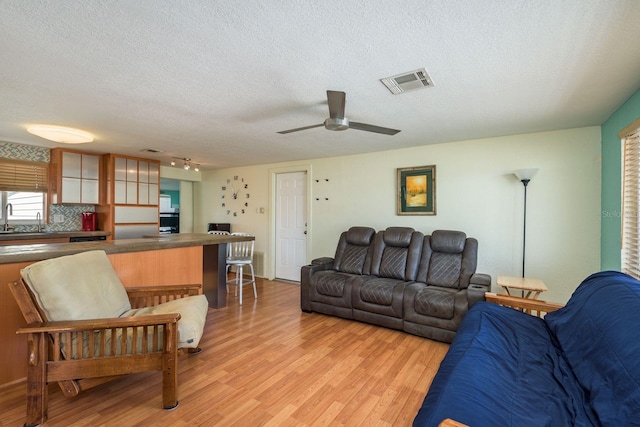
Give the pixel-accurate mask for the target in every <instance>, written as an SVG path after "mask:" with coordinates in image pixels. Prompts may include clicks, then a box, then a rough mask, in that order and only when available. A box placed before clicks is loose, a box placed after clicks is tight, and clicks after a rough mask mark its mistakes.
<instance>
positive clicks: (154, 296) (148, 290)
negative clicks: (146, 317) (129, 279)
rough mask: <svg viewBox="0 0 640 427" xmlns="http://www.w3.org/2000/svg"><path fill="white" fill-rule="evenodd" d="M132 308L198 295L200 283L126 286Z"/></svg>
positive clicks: (200, 288)
mask: <svg viewBox="0 0 640 427" xmlns="http://www.w3.org/2000/svg"><path fill="white" fill-rule="evenodd" d="M126 291H127V295H128V296H129V301H130V302H131V307H132V308H141V307H153V306H156V305H158V304H160V303H163V302H167V301H171V300H174V299H178V298H184V297H188V296H193V295H200V293H201V291H202V285H200V284H195V285H168V286H137V287H131V288H126Z"/></svg>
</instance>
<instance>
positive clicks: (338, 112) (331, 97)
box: [327, 90, 347, 119]
mask: <svg viewBox="0 0 640 427" xmlns="http://www.w3.org/2000/svg"><path fill="white" fill-rule="evenodd" d="M346 98H347V95H346V94H345V93H344V92H337V91H335V90H328V91H327V101H328V102H329V117H331V118H332V119H344V104H345V101H346Z"/></svg>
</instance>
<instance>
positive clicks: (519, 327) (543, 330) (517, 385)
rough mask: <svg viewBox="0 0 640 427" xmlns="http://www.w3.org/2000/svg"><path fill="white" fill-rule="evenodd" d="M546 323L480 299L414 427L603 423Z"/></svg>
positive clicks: (440, 370)
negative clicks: (452, 422)
mask: <svg viewBox="0 0 640 427" xmlns="http://www.w3.org/2000/svg"><path fill="white" fill-rule="evenodd" d="M554 342H555V340H554V339H553V337H552V336H551V335H550V333H549V330H548V328H547V327H546V325H545V323H544V321H543V320H541V319H539V318H537V317H534V316H530V315H528V314H524V313H522V312H519V311H516V310H514V309H511V308H505V307H501V306H499V305H497V304H493V303H487V302H479V303H476V304H474V305H473V307H472V308H471V309H470V310H469V312H468V313H467V314H466V315H465V317H464V319H463V321H462V323H461V325H460V327H459V328H458V332H457V334H456V337H455V339H454V341H453V343H452V344H451V347H450V348H449V351H448V353H447V355H446V356H445V358H444V360H443V361H442V363H441V365H440V369H439V370H438V372H437V374H436V376H435V377H434V380H433V383H432V384H431V387H430V388H429V392H428V394H427V396H426V397H425V399H424V402H423V404H422V407H421V408H420V410H419V412H418V414H417V416H416V418H415V419H414V426H437V425H438V423H439V422H441V421H442V420H443V419H445V418H451V419H454V420H456V421H458V422H462V423H465V424H467V425H471V426H561V425H562V426H577V425H579V426H590V425H598V421H597V418H596V417H595V415H594V414H593V412H592V410H591V408H590V407H589V405H588V402H587V398H586V396H585V394H584V392H583V390H582V388H581V387H580V385H579V383H578V382H577V380H576V378H575V376H574V374H573V372H572V371H571V369H570V367H569V366H568V364H567V362H566V361H565V359H564V358H563V356H562V353H561V351H560V349H559V348H558V347H557V346H556V345H555V344H554Z"/></svg>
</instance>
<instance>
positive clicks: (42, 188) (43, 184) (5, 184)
mask: <svg viewBox="0 0 640 427" xmlns="http://www.w3.org/2000/svg"><path fill="white" fill-rule="evenodd" d="M48 171H49V164H48V163H42V162H26V161H21V160H11V159H0V191H29V192H46V191H47V185H48V175H49V174H48Z"/></svg>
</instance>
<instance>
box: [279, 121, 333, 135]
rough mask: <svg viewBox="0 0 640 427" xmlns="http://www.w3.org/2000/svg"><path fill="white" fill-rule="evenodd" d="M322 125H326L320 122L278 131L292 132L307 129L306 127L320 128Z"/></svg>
mask: <svg viewBox="0 0 640 427" xmlns="http://www.w3.org/2000/svg"><path fill="white" fill-rule="evenodd" d="M320 126H324V123H320V124H319V125H311V126H305V127H302V128H295V129H289V130H281V131H280V132H278V133H281V134H285V133H291V132H298V131H299V130H306V129H311V128H319V127H320Z"/></svg>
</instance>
